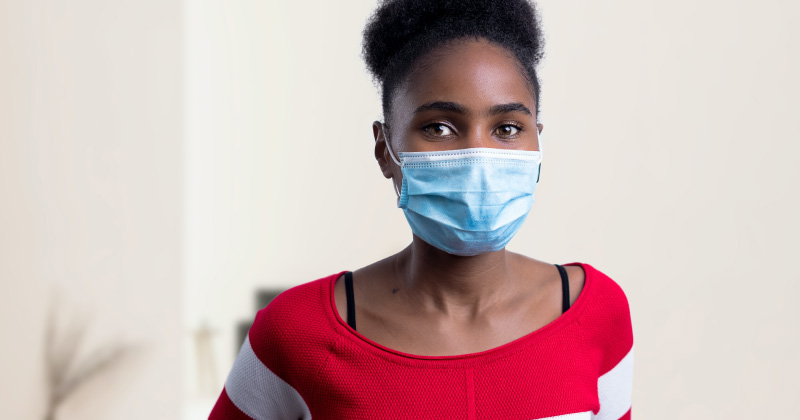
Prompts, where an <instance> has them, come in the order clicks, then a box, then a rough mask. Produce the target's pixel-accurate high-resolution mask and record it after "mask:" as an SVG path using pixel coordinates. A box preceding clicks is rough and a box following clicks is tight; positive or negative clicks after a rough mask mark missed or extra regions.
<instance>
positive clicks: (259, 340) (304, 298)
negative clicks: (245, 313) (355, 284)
mask: <svg viewBox="0 0 800 420" xmlns="http://www.w3.org/2000/svg"><path fill="white" fill-rule="evenodd" d="M340 274H341V273H339V274H332V275H330V276H326V277H323V278H320V279H317V280H313V281H310V282H307V283H303V284H300V285H298V286H294V287H292V288H290V289H288V290H286V291H284V292H282V293H281V294H279V295H278V296H276V297H275V299H273V300H272V301H271V302H270V303H269V305H267V306H266V307H265V308H263V309H261V310H259V311H258V313H257V314H256V317H255V319H254V320H253V325H252V326H251V327H250V331H249V333H248V338H249V340H250V343H251V345H252V347H253V350H254V351H255V353H256V354H257V355H259V357H260V358H262V360H263V359H275V361H276V362H279V363H278V364H286V363H288V362H289V360H288V359H293V358H296V357H309V358H312V359H313V358H316V357H321V354H319V353H321V352H324V350H325V349H326V348H328V346H329V344H330V342H331V341H335V340H336V338H337V335H336V333H335V331H334V328H333V326H332V323H333V321H334V319H333V317H332V315H331V313H330V305H331V302H330V286H331V282H332V281H333V280H335V279H336V278H337V277H338V276H339V275H340ZM280 360H283V362H280Z"/></svg>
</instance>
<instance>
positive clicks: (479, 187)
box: [386, 133, 542, 256]
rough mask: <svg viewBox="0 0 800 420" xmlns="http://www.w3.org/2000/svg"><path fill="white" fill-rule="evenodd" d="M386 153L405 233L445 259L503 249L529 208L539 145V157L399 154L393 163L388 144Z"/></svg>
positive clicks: (481, 152)
mask: <svg viewBox="0 0 800 420" xmlns="http://www.w3.org/2000/svg"><path fill="white" fill-rule="evenodd" d="M537 134H538V133H537ZM386 147H388V148H389V154H390V156H391V157H392V160H394V161H395V163H397V165H398V166H400V170H401V171H402V173H403V183H402V187H401V189H400V191H398V196H399V197H398V199H397V207H399V208H401V209H403V212H404V213H405V216H406V220H408V224H409V225H410V226H411V231H412V232H414V234H415V235H417V236H419V237H420V238H421V239H422V240H423V241H425V242H427V243H428V244H430V245H432V246H434V247H436V248H439V249H441V250H442V251H445V252H447V253H449V254H454V255H462V256H471V255H478V254H483V253H486V252H491V251H499V250H501V249H503V248H504V247H505V246H506V244H508V242H509V241H510V240H511V238H512V237H514V234H516V233H517V231H518V230H519V228H520V226H522V223H523V222H524V221H525V218H526V217H527V216H528V212H529V211H530V209H531V206H533V191H534V189H535V188H536V184H537V183H538V182H539V172H540V170H541V162H542V152H541V141H540V142H539V149H540V150H539V151H525V150H506V149H492V148H472V149H461V150H447V151H440V152H407V153H403V152H401V153H398V157H399V159H398V158H396V157H395V156H394V153H392V150H391V147H389V143H388V141H387V144H386ZM395 190H397V186H396V185H395Z"/></svg>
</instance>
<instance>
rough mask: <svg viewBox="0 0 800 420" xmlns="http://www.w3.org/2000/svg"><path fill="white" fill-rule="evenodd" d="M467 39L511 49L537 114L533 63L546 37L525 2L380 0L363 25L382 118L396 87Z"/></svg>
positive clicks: (531, 6) (365, 52)
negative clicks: (440, 51) (439, 52)
mask: <svg viewBox="0 0 800 420" xmlns="http://www.w3.org/2000/svg"><path fill="white" fill-rule="evenodd" d="M465 38H483V39H486V40H488V41H490V42H493V43H495V44H498V45H500V46H502V47H504V48H505V49H507V50H508V51H510V52H511V53H512V54H513V55H514V56H515V57H516V58H517V61H518V62H519V65H520V69H521V70H522V74H523V75H525V76H526V78H527V79H528V82H529V85H530V87H531V89H532V92H533V95H534V98H535V100H536V113H537V115H538V113H539V103H540V100H539V90H540V89H539V78H538V76H537V75H536V65H537V64H538V63H539V61H540V60H541V58H542V56H543V55H544V37H543V35H542V29H541V22H540V19H539V15H538V13H537V11H536V7H535V5H534V4H533V3H532V2H530V1H528V0H381V3H380V6H379V7H378V9H377V10H376V11H375V13H374V14H373V15H372V17H371V18H370V19H369V21H368V22H367V26H366V28H365V29H364V41H363V42H364V43H363V50H362V54H363V58H364V61H365V62H366V64H367V68H368V69H369V71H370V72H371V73H372V76H373V78H374V80H375V81H376V82H377V84H378V85H379V87H380V89H381V100H382V106H383V115H384V118H386V119H388V118H389V114H390V112H391V109H390V107H391V98H392V95H393V94H394V90H395V89H396V88H397V87H398V86H399V85H400V84H401V83H403V82H405V81H406V78H408V77H410V76H412V75H413V73H414V70H416V69H417V67H419V66H420V64H422V62H423V60H420V59H421V58H422V57H424V56H426V55H428V54H429V53H430V52H432V51H433V50H434V49H436V48H438V47H440V46H443V45H447V44H451V43H452V42H453V41H456V40H460V39H465Z"/></svg>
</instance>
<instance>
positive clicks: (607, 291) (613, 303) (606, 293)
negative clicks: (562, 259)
mask: <svg viewBox="0 0 800 420" xmlns="http://www.w3.org/2000/svg"><path fill="white" fill-rule="evenodd" d="M563 265H564V266H575V267H580V268H582V269H583V272H584V278H583V279H582V280H583V283H584V285H583V289H584V290H585V292H586V293H585V294H586V295H587V300H588V301H591V302H587V303H592V304H594V305H593V306H599V307H600V308H606V309H608V308H609V307H620V308H622V307H624V308H626V309H627V308H628V297H627V295H626V294H625V292H624V291H623V290H622V287H621V286H620V285H619V283H617V282H616V281H615V280H614V279H612V278H611V277H610V276H609V275H607V274H606V273H604V272H603V271H600V270H599V269H597V268H595V267H594V266H593V265H591V264H588V263H583V262H572V263H567V264H563Z"/></svg>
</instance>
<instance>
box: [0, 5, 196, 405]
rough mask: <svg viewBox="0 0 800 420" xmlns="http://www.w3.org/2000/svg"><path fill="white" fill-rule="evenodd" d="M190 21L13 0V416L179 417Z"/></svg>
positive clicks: (8, 38)
mask: <svg viewBox="0 0 800 420" xmlns="http://www.w3.org/2000/svg"><path fill="white" fill-rule="evenodd" d="M182 20H183V17H182V9H181V3H180V2H177V1H163V0H158V1H149V0H145V1H136V2H133V1H131V2H106V1H99V0H79V1H70V2H44V1H38V0H36V1H28V0H25V1H14V0H0V343H2V344H0V372H2V374H0V407H2V413H3V414H2V417H3V418H7V419H22V420H26V419H41V418H43V416H44V415H45V414H46V413H47V411H48V407H47V406H48V400H49V399H50V398H51V397H53V396H55V395H57V394H59V395H60V394H63V395H65V396H64V397H63V398H62V403H61V404H60V405H59V407H58V409H57V410H56V411H55V412H53V413H52V414H54V417H53V418H56V419H60V420H61V419H81V420H93V419H112V418H113V419H141V418H148V419H165V420H166V419H174V418H176V417H178V416H179V410H180V404H179V398H180V370H179V364H178V360H179V357H180V356H179V343H180V342H179V339H178V337H179V336H180V334H181V330H180V328H181V327H180V322H179V315H180V311H179V298H180V296H179V287H180V280H181V276H182V271H181V270H182V267H181V250H182V244H181V241H182V235H181V232H182V230H183V228H182V225H181V220H182V217H181V209H182V207H181V206H182V190H181V178H180V177H181V173H182V172H181V167H182V154H181V153H182V150H181V148H182V143H183V133H182V121H181V117H182V114H181V109H182V108H181V101H182V96H181V92H182V85H181V80H182V70H183V67H182V63H183V57H182V36H183V33H182ZM48 351H49V352H48ZM106 359H108V360H111V362H110V363H109V364H107V365H100V366H97V363H99V362H101V361H102V360H106ZM46 360H50V365H47V364H46V363H45V361H46ZM47 366H51V367H52V369H49V368H48V367H47ZM55 371H58V372H61V374H60V376H59V377H60V378H61V379H60V381H59V383H60V384H61V385H60V386H61V387H62V388H54V387H52V386H51V385H50V383H51V382H50V379H49V378H51V376H50V374H52V373H54V372H55ZM91 372H94V373H91ZM79 377H86V378H87V379H85V380H83V381H79V380H78V378H79ZM66 389H70V391H69V392H67V391H66Z"/></svg>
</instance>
